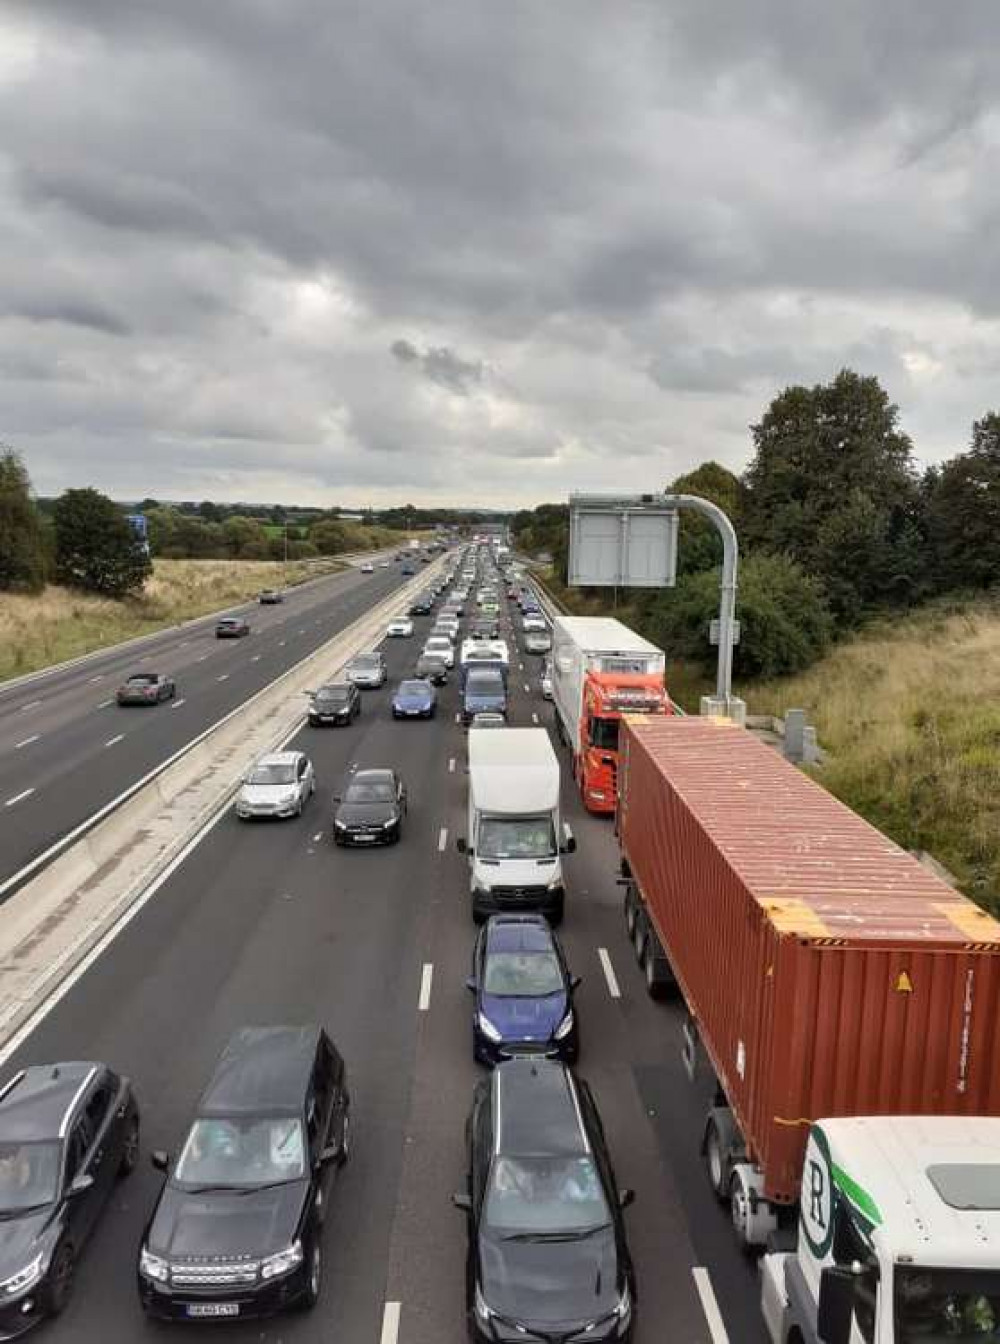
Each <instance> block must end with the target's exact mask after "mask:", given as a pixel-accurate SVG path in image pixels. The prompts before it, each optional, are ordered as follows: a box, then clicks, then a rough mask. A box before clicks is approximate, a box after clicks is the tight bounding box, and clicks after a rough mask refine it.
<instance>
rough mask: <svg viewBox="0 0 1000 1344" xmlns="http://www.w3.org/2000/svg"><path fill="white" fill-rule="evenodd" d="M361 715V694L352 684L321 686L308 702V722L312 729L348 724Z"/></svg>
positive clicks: (339, 683) (347, 682) (346, 682)
mask: <svg viewBox="0 0 1000 1344" xmlns="http://www.w3.org/2000/svg"><path fill="white" fill-rule="evenodd" d="M360 713H361V692H360V691H359V690H358V688H357V686H355V685H354V684H353V682H349V681H345V682H338V683H336V684H331V685H329V686H321V687H320V688H319V690H318V691H313V692H312V696H311V698H310V700H309V722H310V724H312V726H313V727H314V728H318V727H319V726H320V725H321V724H324V723H350V722H351V720H352V719H356V718H357V717H358V715H359V714H360Z"/></svg>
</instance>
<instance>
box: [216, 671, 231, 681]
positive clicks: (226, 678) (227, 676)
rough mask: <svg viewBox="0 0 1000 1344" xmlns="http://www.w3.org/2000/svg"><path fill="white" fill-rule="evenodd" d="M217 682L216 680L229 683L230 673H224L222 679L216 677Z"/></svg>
mask: <svg viewBox="0 0 1000 1344" xmlns="http://www.w3.org/2000/svg"><path fill="white" fill-rule="evenodd" d="M215 680H216V681H228V680H229V673H228V672H223V674H222V676H221V677H216V678H215Z"/></svg>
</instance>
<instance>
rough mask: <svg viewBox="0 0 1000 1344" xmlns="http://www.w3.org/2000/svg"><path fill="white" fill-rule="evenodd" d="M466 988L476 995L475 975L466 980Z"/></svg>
mask: <svg viewBox="0 0 1000 1344" xmlns="http://www.w3.org/2000/svg"><path fill="white" fill-rule="evenodd" d="M465 988H466V989H471V990H472V992H473V994H475V992H476V989H477V985H476V977H475V976H474V975H470V976H469V978H468V979H467V980H466V982H465Z"/></svg>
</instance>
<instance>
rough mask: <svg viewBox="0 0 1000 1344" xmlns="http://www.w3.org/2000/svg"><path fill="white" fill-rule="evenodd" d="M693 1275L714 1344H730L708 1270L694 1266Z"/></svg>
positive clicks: (702, 1266)
mask: <svg viewBox="0 0 1000 1344" xmlns="http://www.w3.org/2000/svg"><path fill="white" fill-rule="evenodd" d="M691 1274H692V1277H693V1278H694V1286H695V1287H696V1288H697V1289H698V1296H699V1297H700V1298H701V1309H702V1311H703V1312H704V1313H705V1320H706V1321H707V1322H708V1333H709V1334H710V1335H711V1336H712V1344H729V1335H728V1334H727V1333H726V1327H725V1324H724V1322H723V1320H722V1312H721V1311H720V1310H719V1304H718V1302H717V1301H716V1297H715V1289H714V1288H713V1287H712V1280H711V1278H710V1277H709V1273H708V1270H707V1269H706V1268H705V1267H704V1265H692V1266H691Z"/></svg>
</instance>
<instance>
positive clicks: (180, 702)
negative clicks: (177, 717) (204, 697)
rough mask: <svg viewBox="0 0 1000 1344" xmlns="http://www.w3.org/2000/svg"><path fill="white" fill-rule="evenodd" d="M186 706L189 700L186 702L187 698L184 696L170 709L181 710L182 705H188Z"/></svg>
mask: <svg viewBox="0 0 1000 1344" xmlns="http://www.w3.org/2000/svg"><path fill="white" fill-rule="evenodd" d="M186 704H187V700H186V699H185V697H184V696H183V695H182V696H181V698H180V699H179V700H175V701H174V702H173V703H172V704H171V706H170V708H171V709H180V707H181V705H186Z"/></svg>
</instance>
